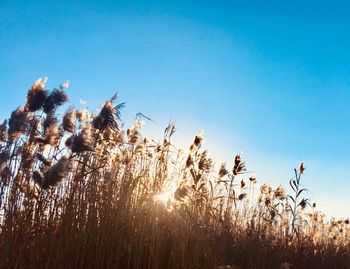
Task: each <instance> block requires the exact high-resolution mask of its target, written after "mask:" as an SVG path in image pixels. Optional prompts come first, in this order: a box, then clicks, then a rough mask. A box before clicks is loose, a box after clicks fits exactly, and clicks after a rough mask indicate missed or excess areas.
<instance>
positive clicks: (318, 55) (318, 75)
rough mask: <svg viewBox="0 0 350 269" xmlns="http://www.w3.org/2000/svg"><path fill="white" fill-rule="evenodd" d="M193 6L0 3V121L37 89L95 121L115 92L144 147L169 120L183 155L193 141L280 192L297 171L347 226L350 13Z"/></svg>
mask: <svg viewBox="0 0 350 269" xmlns="http://www.w3.org/2000/svg"><path fill="white" fill-rule="evenodd" d="M282 2H283V3H282ZM198 3H199V1H192V2H191V1H186V2H185V1H172V2H166V1H159V2H157V1H129V2H128V1H81V2H78V1H51V2H49V1H42V2H41V1H6V2H5V1H2V0H0V59H1V61H0V79H1V90H0V100H1V106H0V118H1V119H3V118H5V117H7V116H8V115H9V114H10V112H11V111H12V110H13V109H14V108H16V107H17V106H19V105H21V104H23V102H24V99H25V95H26V91H27V89H28V88H29V86H30V85H31V84H32V82H33V81H34V80H36V79H37V78H39V77H44V76H47V77H49V82H48V87H49V88H50V87H55V86H57V85H59V84H60V83H63V82H64V81H66V80H70V81H71V87H70V88H69V89H68V92H69V95H70V97H71V103H72V104H75V105H77V106H79V100H80V99H81V98H82V99H84V100H86V101H87V103H88V106H89V107H90V108H91V109H95V108H97V107H98V106H99V105H100V104H101V103H102V102H103V100H104V99H106V98H109V97H110V96H111V95H113V93H114V92H115V91H116V90H117V91H118V92H119V93H120V98H121V100H122V101H127V107H126V109H125V110H124V113H123V115H124V118H125V119H126V120H130V119H131V118H133V117H134V115H135V114H136V113H137V112H142V113H144V114H145V115H147V116H149V117H151V118H153V119H154V120H155V121H156V122H157V124H148V127H146V131H147V132H149V133H150V134H155V133H159V132H160V130H161V129H162V128H163V127H165V125H166V124H167V122H168V121H169V120H175V121H176V123H177V125H178V129H179V132H178V134H177V139H178V141H177V142H178V143H179V144H181V145H183V146H185V144H187V143H189V142H190V140H191V139H192V136H193V135H195V134H196V132H198V131H200V130H203V131H204V133H205V135H206V145H207V147H208V148H209V152H211V153H212V155H213V156H214V157H215V158H216V159H220V160H227V161H228V162H230V161H231V156H233V155H234V154H235V153H237V152H243V154H244V158H245V159H246V161H247V166H248V168H249V169H250V170H254V172H255V173H256V174H257V177H258V179H260V181H268V182H271V183H273V184H275V185H277V184H285V185H286V183H287V180H288V179H289V178H290V176H291V175H292V172H293V171H292V169H293V167H295V166H297V165H298V164H299V162H300V161H304V162H305V163H306V165H307V173H306V175H305V178H304V183H305V186H306V187H308V188H309V189H310V190H311V192H312V194H311V198H312V199H314V200H316V201H317V202H318V204H319V207H320V208H321V209H322V210H324V211H325V212H326V213H328V214H331V215H337V216H341V215H343V216H349V215H350V209H349V208H347V206H346V205H347V204H349V203H350V198H349V195H348V194H347V192H348V190H350V176H349V172H350V168H349V160H350V158H349V156H350V147H349V146H348V139H349V138H350V127H349V126H350V125H349V122H350V106H349V103H350V102H349V101H350V52H349V47H350V36H349V34H348V29H349V27H350V17H349V16H348V10H349V8H350V6H349V5H348V4H346V2H345V1H344V2H340V1H339V2H337V1H332V2H331V1H328V3H316V1H315V2H314V1H309V3H305V1H271V2H267V1H264V3H262V2H261V1H257V2H249V3H248V1H201V4H200V5H199V4H198ZM286 186H287V185H286Z"/></svg>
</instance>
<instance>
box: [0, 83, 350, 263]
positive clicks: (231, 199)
mask: <svg viewBox="0 0 350 269" xmlns="http://www.w3.org/2000/svg"><path fill="white" fill-rule="evenodd" d="M45 83H46V80H45V79H41V80H38V81H36V82H35V83H34V84H33V85H32V87H31V88H30V89H29V91H28V95H27V101H26V103H25V105H24V106H23V107H20V108H17V109H16V110H15V111H13V112H12V114H11V117H10V118H9V120H8V121H5V122H4V123H3V124H2V125H0V171H1V172H0V173H1V181H0V214H1V215H0V268H350V256H349V255H350V251H349V250H350V248H349V236H350V229H349V220H348V219H339V220H335V219H329V220H327V219H326V217H325V216H324V215H323V214H322V213H321V212H319V211H318V210H316V208H315V205H314V204H313V205H311V204H310V203H309V200H308V198H307V190H306V189H304V188H302V176H303V174H304V170H305V167H304V164H301V165H300V166H299V167H298V169H295V170H294V177H293V178H292V179H290V182H289V183H290V190H291V193H290V194H286V192H285V190H284V189H283V188H282V187H280V186H279V187H277V188H272V187H271V186H269V185H267V184H263V185H261V186H260V188H259V187H258V183H257V180H256V179H255V178H253V177H251V176H250V175H249V173H247V172H246V168H245V164H244V162H243V159H242V156H240V155H236V156H235V157H234V158H233V164H232V167H226V165H225V164H222V165H221V166H220V167H219V168H218V169H214V168H215V166H214V162H213V161H212V160H211V159H210V158H209V157H208V153H207V152H206V151H205V150H203V149H202V141H203V137H202V135H201V134H199V135H197V136H195V138H194V140H193V143H192V145H190V147H189V150H188V152H186V153H183V152H181V151H180V150H178V149H177V148H176V147H175V146H174V145H173V143H172V137H173V135H174V133H175V132H176V128H175V125H173V124H170V125H169V126H167V127H166V129H165V130H164V136H163V139H162V141H160V142H155V141H153V140H151V139H148V138H146V137H143V136H142V134H141V127H142V122H141V121H140V120H137V121H136V122H135V123H134V124H133V125H132V126H131V127H130V128H127V129H126V128H124V127H123V124H122V122H121V119H120V113H121V109H122V108H123V107H124V104H123V103H119V104H117V96H116V95H115V96H113V97H112V98H111V99H110V100H107V101H106V102H105V103H104V104H103V106H102V108H101V110H100V112H99V114H97V115H92V114H90V113H89V111H88V110H87V109H83V110H76V109H74V108H72V107H70V108H68V109H67V111H66V113H65V114H64V115H63V116H61V117H59V114H58V112H57V111H58V109H59V108H60V107H61V106H62V105H64V104H65V103H66V102H67V101H68V96H67V95H66V92H65V87H64V86H61V87H59V88H57V89H53V90H51V91H48V90H47V89H46V88H45ZM61 110H62V108H61V109H60V110H59V111H61ZM215 170H217V171H215Z"/></svg>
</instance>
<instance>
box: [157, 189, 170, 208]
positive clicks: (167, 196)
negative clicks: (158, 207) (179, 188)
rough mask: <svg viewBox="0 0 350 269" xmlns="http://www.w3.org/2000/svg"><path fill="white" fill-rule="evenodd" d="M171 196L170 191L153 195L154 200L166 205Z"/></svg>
mask: <svg viewBox="0 0 350 269" xmlns="http://www.w3.org/2000/svg"><path fill="white" fill-rule="evenodd" d="M173 197H174V195H173V192H171V191H166V192H161V193H159V194H157V195H155V196H154V201H157V202H161V203H163V204H165V205H166V204H168V203H169V202H170V201H171V199H172V198H173Z"/></svg>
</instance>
